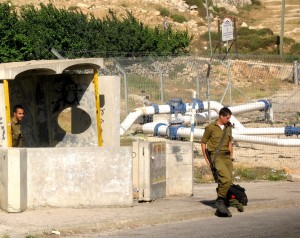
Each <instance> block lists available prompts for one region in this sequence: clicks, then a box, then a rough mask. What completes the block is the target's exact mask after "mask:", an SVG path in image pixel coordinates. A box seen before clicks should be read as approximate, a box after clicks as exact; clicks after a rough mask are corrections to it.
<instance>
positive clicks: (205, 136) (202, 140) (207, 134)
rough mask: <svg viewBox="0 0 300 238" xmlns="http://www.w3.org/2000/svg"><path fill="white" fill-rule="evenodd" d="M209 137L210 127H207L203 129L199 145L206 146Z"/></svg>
mask: <svg viewBox="0 0 300 238" xmlns="http://www.w3.org/2000/svg"><path fill="white" fill-rule="evenodd" d="M210 135H211V127H210V125H208V126H206V127H205V131H204V134H203V137H202V139H201V143H204V144H206V143H207V142H208V140H209V138H210Z"/></svg>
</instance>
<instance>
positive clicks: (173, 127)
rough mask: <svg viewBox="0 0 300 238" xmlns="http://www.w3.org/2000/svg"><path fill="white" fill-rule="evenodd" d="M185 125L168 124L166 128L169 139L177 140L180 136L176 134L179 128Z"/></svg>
mask: <svg viewBox="0 0 300 238" xmlns="http://www.w3.org/2000/svg"><path fill="white" fill-rule="evenodd" d="M181 127H185V126H184V125H170V126H168V128H167V136H168V137H169V138H170V140H178V139H179V138H180V137H179V136H178V134H177V131H178V129H179V128H181Z"/></svg>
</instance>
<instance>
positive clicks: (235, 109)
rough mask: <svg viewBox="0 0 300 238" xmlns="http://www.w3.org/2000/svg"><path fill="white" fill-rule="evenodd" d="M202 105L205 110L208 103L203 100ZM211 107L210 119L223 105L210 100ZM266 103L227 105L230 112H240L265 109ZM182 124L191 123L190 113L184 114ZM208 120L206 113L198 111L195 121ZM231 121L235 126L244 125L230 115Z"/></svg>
mask: <svg viewBox="0 0 300 238" xmlns="http://www.w3.org/2000/svg"><path fill="white" fill-rule="evenodd" d="M203 105H204V110H207V108H208V104H207V102H203ZM210 107H211V109H212V110H214V111H215V112H211V119H216V118H218V117H219V114H218V113H217V112H219V111H220V110H221V108H222V107H223V105H222V104H221V103H219V102H215V101H212V102H211V105H210ZM265 107H266V104H265V103H264V102H263V101H260V102H254V103H247V104H244V105H239V106H233V107H228V108H229V109H230V111H231V112H232V114H235V115H236V114H242V113H245V112H250V111H256V110H263V109H265ZM183 119H184V124H186V125H188V124H190V123H191V117H190V115H184V116H183ZM207 120H208V113H205V112H204V113H198V114H197V115H196V121H197V122H206V121H207ZM230 121H231V123H234V124H235V127H236V128H244V126H243V125H242V124H241V123H240V122H239V121H238V120H237V119H236V118H235V117H234V116H231V118H230Z"/></svg>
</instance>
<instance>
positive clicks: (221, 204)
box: [215, 197, 232, 217]
mask: <svg viewBox="0 0 300 238" xmlns="http://www.w3.org/2000/svg"><path fill="white" fill-rule="evenodd" d="M224 200H225V199H224V198H222V197H218V198H217V200H216V203H215V205H216V208H217V216H220V217H232V215H231V213H230V211H229V210H228V208H227V207H226V206H225V201H224Z"/></svg>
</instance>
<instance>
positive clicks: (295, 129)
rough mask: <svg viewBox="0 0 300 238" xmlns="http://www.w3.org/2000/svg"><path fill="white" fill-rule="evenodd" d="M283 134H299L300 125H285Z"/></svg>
mask: <svg viewBox="0 0 300 238" xmlns="http://www.w3.org/2000/svg"><path fill="white" fill-rule="evenodd" d="M284 134H285V135H286V136H292V135H296V136H298V135H300V127H294V126H286V127H285V128H284Z"/></svg>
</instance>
